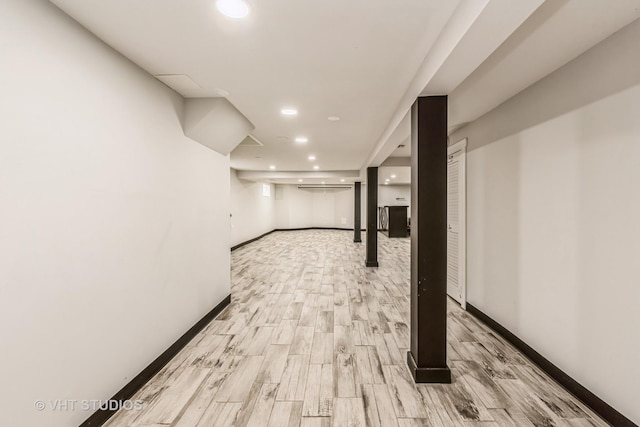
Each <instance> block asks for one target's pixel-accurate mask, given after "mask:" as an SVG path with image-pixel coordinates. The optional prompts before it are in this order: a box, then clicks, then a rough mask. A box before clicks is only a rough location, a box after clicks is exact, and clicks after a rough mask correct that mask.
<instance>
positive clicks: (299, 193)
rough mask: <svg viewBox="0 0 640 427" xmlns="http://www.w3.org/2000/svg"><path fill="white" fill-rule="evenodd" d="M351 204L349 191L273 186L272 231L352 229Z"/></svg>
mask: <svg viewBox="0 0 640 427" xmlns="http://www.w3.org/2000/svg"><path fill="white" fill-rule="evenodd" d="M353 202H354V195H353V188H345V189H303V188H298V186H297V185H280V184H279V185H276V225H277V227H276V228H305V227H338V228H353V210H354V207H353ZM363 226H364V220H363Z"/></svg>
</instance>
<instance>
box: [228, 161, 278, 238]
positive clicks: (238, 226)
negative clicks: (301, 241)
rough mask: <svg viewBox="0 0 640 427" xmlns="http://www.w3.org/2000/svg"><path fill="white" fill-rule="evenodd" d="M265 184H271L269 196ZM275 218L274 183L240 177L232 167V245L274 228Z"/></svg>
mask: <svg viewBox="0 0 640 427" xmlns="http://www.w3.org/2000/svg"><path fill="white" fill-rule="evenodd" d="M263 185H268V186H269V188H270V196H269V197H266V196H264V195H263V191H262V190H263V188H262V187H263ZM275 218H276V205H275V190H274V185H273V184H266V183H262V182H253V181H246V180H243V179H238V176H237V172H236V170H235V169H231V246H235V245H237V244H239V243H242V242H246V241H247V240H251V239H253V238H256V237H258V236H261V235H263V234H264V233H267V232H269V231H271V230H273V229H274V228H276V227H275Z"/></svg>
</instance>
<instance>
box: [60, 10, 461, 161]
mask: <svg viewBox="0 0 640 427" xmlns="http://www.w3.org/2000/svg"><path fill="white" fill-rule="evenodd" d="M51 1H52V2H53V3H55V4H56V5H57V6H59V7H60V8H61V9H62V10H64V11H65V12H66V13H67V14H69V15H70V16H71V17H73V18H74V19H75V20H77V21H78V22H80V23H81V24H82V25H84V26H85V27H86V28H87V29H89V30H90V31H91V32H93V33H94V34H96V35H97V36H98V37H100V38H101V39H102V40H104V41H105V42H106V43H107V44H109V45H111V46H112V47H114V48H115V49H116V50H118V51H120V52H122V53H123V54H124V55H125V56H127V57H128V58H130V59H131V60H132V61H133V62H135V63H137V64H139V65H140V66H141V67H142V68H144V69H145V70H147V71H148V72H149V73H151V74H153V75H158V74H161V75H166V74H184V75H187V76H189V77H190V79H191V80H193V82H195V83H196V84H197V85H198V86H200V87H201V89H198V88H196V87H193V85H191V84H188V80H187V79H182V82H181V85H180V88H181V91H182V92H183V95H186V96H189V97H209V96H220V94H219V91H217V90H219V89H222V90H224V91H226V92H228V93H229V95H228V96H227V99H228V100H229V101H230V102H231V103H232V104H233V105H234V106H235V107H236V108H237V109H238V110H239V111H240V112H241V113H242V114H244V116H246V117H247V118H248V119H249V120H250V121H251V122H252V123H253V124H254V125H255V128H256V129H255V131H254V132H253V135H254V136H255V137H256V138H257V139H258V140H259V141H261V142H262V143H263V144H264V146H263V147H245V146H241V147H239V148H238V149H237V150H236V151H235V152H234V153H233V154H232V156H231V164H232V166H233V167H234V168H237V169H244V170H267V169H268V166H269V165H275V166H277V168H278V170H290V171H298V170H301V171H303V170H312V164H311V163H310V162H309V161H308V160H307V157H308V155H309V154H315V155H316V157H317V161H316V162H317V164H318V165H319V166H320V167H321V168H322V169H323V170H359V169H360V168H361V167H362V165H363V163H364V160H365V158H366V156H367V155H368V154H369V153H370V151H371V149H372V145H373V143H374V142H375V141H376V140H377V139H378V137H379V136H380V134H381V133H382V131H383V130H384V127H385V126H386V124H387V123H388V122H389V119H390V117H391V116H392V114H393V113H394V110H395V109H396V107H397V105H398V102H399V101H400V97H401V96H402V94H403V92H404V90H405V89H406V87H407V86H408V85H409V83H410V82H411V80H412V78H413V76H414V74H415V71H416V69H417V68H418V66H419V65H420V63H421V62H422V60H423V58H424V56H425V52H427V51H428V50H429V48H430V47H431V46H432V44H433V42H434V41H435V39H436V38H437V37H438V35H439V34H440V31H441V30H442V28H443V27H444V26H445V24H446V23H447V20H448V19H449V17H450V16H451V14H452V13H453V11H454V9H455V8H456V6H457V4H458V0H408V1H390V0H348V1H344V0H322V1H299V0H269V1H258V0H249V3H250V5H251V8H252V12H251V14H250V16H249V17H248V18H247V19H245V20H232V19H228V18H225V17H224V16H222V15H220V14H219V13H218V11H217V9H216V8H215V2H214V0H189V1H176V0H135V1H131V0H51ZM185 82H186V83H187V84H184V83H185ZM285 106H295V107H297V109H298V110H299V115H298V117H295V118H291V117H283V116H282V115H281V114H280V109H281V108H283V107H285ZM329 116H338V117H340V118H341V120H340V121H337V122H331V121H329V120H327V118H328V117H329ZM297 135H303V136H306V137H308V138H309V142H308V143H307V144H306V145H305V146H298V145H296V144H295V143H294V138H295V137H296V136H297ZM256 157H260V158H256Z"/></svg>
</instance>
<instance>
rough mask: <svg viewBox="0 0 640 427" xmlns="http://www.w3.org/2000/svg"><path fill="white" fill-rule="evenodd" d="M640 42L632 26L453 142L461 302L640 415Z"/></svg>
mask: <svg viewBox="0 0 640 427" xmlns="http://www.w3.org/2000/svg"><path fill="white" fill-rule="evenodd" d="M639 45H640V21H636V22H635V23H633V24H631V25H630V26H628V27H626V28H625V29H623V30H621V31H620V32H619V33H617V34H615V35H613V36H612V37H610V38H609V39H607V40H606V41H604V42H603V43H601V44H600V45H598V46H596V47H594V48H593V49H591V50H590V51H588V52H586V53H585V54H583V55H582V56H580V57H578V58H577V59H576V60H574V61H573V62H571V63H569V64H568V65H567V66H565V67H563V68H561V69H560V70H558V71H556V72H555V73H553V74H552V75H550V76H548V77H547V78H545V79H543V80H541V81H540V82H538V83H536V84H535V85H533V86H531V87H530V88H528V89H527V90H525V91H524V92H522V93H520V94H519V95H517V96H516V97H514V98H512V99H511V100H509V101H507V102H506V103H505V104H503V105H502V106H500V107H498V108H497V109H496V110H494V111H492V112H490V113H489V114H487V115H486V116H484V117H482V118H480V119H479V120H477V121H476V122H474V123H472V124H471V125H469V126H467V127H466V128H464V129H462V130H460V131H458V132H457V133H455V134H454V135H452V137H451V141H452V142H456V141H458V140H460V139H462V138H463V137H468V138H469V146H470V149H471V151H470V152H469V153H468V158H467V167H468V169H467V171H468V175H467V233H468V235H467V263H468V265H467V267H468V270H467V281H468V285H467V287H468V301H469V302H470V303H471V304H473V305H474V306H476V307H478V308H479V309H480V310H482V311H483V312H485V313H486V314H488V315H489V316H491V317H492V318H494V319H495V320H496V321H498V322H499V323H500V324H502V325H503V326H505V327H506V328H507V329H509V330H510V331H512V332H513V333H515V334H516V335H517V336H518V337H520V338H521V339H523V340H524V341H525V342H527V343H528V344H529V345H530V346H532V347H533V348H534V349H536V350H537V351H538V352H540V353H541V354H542V355H543V356H545V357H546V358H547V359H549V360H550V361H551V362H553V363H554V364H556V365H557V366H558V367H559V368H560V369H562V370H563V371H565V372H566V373H568V374H569V375H570V376H571V377H573V378H574V379H576V380H577V381H578V382H580V383H581V384H582V385H584V386H585V387H587V388H588V389H589V390H591V391H592V392H594V393H595V394H596V395H598V396H599V397H600V398H602V399H604V400H605V401H606V402H608V403H609V404H610V405H612V406H613V407H614V408H616V409H617V410H618V411H620V412H621V413H623V414H624V415H625V416H627V417H628V418H630V419H631V420H633V421H634V422H636V423H639V422H640V407H638V405H637V401H638V384H640V370H638V369H637V365H638V361H639V360H640V333H638V325H639V324H640V310H638V301H639V300H640V286H639V284H640V262H638V260H639V259H640V221H638V218H640V196H639V193H638V183H639V182H640V120H639V118H640V73H638V70H640V50H639V49H638V48H637V47H638V46H639ZM478 147H479V148H478Z"/></svg>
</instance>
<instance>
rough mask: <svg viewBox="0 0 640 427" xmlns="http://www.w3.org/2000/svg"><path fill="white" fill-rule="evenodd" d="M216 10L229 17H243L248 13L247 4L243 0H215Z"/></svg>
mask: <svg viewBox="0 0 640 427" xmlns="http://www.w3.org/2000/svg"><path fill="white" fill-rule="evenodd" d="M216 7H217V8H218V11H220V13H222V14H223V15H224V16H227V17H229V18H236V19H239V18H244V17H246V16H247V15H249V12H250V9H249V5H248V4H247V3H246V2H244V1H243V0H217V1H216Z"/></svg>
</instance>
